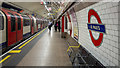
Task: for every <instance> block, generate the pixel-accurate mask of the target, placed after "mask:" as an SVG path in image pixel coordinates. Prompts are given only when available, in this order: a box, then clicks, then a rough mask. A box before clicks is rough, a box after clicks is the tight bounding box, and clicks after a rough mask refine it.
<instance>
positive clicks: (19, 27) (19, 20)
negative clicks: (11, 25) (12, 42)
mask: <svg viewBox="0 0 120 68" xmlns="http://www.w3.org/2000/svg"><path fill="white" fill-rule="evenodd" d="M15 15H16V16H17V24H18V30H21V18H20V16H19V15H18V14H15Z"/></svg>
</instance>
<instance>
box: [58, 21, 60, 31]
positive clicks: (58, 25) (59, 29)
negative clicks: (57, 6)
mask: <svg viewBox="0 0 120 68" xmlns="http://www.w3.org/2000/svg"><path fill="white" fill-rule="evenodd" d="M58 30H59V32H60V21H58Z"/></svg>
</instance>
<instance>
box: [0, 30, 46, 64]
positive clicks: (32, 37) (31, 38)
mask: <svg viewBox="0 0 120 68" xmlns="http://www.w3.org/2000/svg"><path fill="white" fill-rule="evenodd" d="M46 29H47V28H45V29H43V30H42V31H40V32H39V33H37V34H35V35H33V36H31V37H30V38H28V39H27V40H25V41H23V42H22V43H20V44H18V45H17V46H15V47H14V48H12V49H10V50H9V51H7V52H6V53H4V54H2V55H1V56H0V58H2V57H3V56H5V55H6V54H8V53H13V52H14V53H15V52H16V53H17V52H19V53H20V52H21V50H14V49H15V48H17V47H19V46H20V45H21V44H23V43H24V44H23V45H24V46H25V45H26V44H27V43H29V42H30V41H31V40H33V39H34V38H35V37H37V36H38V35H39V34H41V33H42V32H43V31H45V30H46ZM26 41H27V42H26ZM25 42H26V43H25ZM23 45H22V46H20V49H21V48H22V47H23ZM10 56H11V55H8V56H6V57H5V58H4V59H2V60H1V61H0V64H1V63H2V62H4V61H5V60H7V59H8V58H9V57H10Z"/></svg>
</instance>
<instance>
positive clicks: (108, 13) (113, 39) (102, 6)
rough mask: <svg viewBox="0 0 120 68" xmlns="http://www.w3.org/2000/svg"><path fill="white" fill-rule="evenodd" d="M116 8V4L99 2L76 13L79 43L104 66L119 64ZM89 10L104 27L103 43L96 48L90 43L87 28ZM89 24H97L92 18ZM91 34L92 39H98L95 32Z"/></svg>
mask: <svg viewBox="0 0 120 68" xmlns="http://www.w3.org/2000/svg"><path fill="white" fill-rule="evenodd" d="M118 6H119V4H118V2H99V3H96V4H94V5H91V6H89V7H87V8H84V9H82V10H80V11H78V12H76V15H77V21H78V25H79V43H80V44H81V45H82V46H83V47H85V48H86V49H87V50H88V51H89V52H90V53H92V54H93V55H94V56H95V57H96V58H97V59H98V60H99V61H100V62H101V63H102V64H103V65H105V66H118V62H120V61H118V53H119V52H118V50H119V49H118V13H119V12H120V11H119V12H118ZM91 8H92V9H94V10H95V11H97V13H98V14H99V16H100V18H101V20H102V23H103V24H105V27H106V34H104V37H103V42H102V44H101V46H100V47H98V48H97V47H95V46H94V44H93V43H92V41H91V38H90V36H89V31H88V27H87V23H88V11H89V9H91ZM91 22H92V23H98V22H97V21H96V19H95V18H94V17H92V18H91ZM119 26H120V25H119ZM92 33H93V36H94V38H98V36H99V35H98V34H97V32H92ZM119 42H120V41H119Z"/></svg>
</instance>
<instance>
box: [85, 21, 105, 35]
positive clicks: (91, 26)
mask: <svg viewBox="0 0 120 68" xmlns="http://www.w3.org/2000/svg"><path fill="white" fill-rule="evenodd" d="M87 25H88V29H89V30H93V31H97V32H101V33H106V31H105V25H104V24H91V23H88V24H87Z"/></svg>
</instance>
